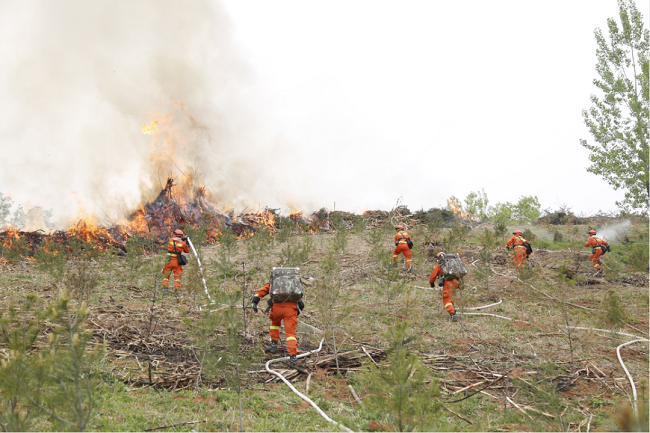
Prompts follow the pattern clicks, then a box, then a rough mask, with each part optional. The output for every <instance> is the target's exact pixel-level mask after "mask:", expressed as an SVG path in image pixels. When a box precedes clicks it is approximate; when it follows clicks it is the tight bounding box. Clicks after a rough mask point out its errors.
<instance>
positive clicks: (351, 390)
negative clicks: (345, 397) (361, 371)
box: [348, 385, 363, 405]
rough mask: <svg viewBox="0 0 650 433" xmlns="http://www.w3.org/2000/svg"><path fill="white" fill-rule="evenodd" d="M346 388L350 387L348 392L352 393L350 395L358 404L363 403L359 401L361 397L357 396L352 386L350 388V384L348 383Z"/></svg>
mask: <svg viewBox="0 0 650 433" xmlns="http://www.w3.org/2000/svg"><path fill="white" fill-rule="evenodd" d="M348 388H350V392H351V393H352V397H354V399H355V400H356V402H357V403H359V404H360V405H361V404H363V403H362V402H361V399H360V398H359V396H358V395H357V393H356V392H354V388H352V385H348Z"/></svg>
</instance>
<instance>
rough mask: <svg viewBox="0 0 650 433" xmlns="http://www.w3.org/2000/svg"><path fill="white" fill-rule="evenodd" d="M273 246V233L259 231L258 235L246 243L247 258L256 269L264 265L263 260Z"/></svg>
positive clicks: (261, 229) (264, 230)
mask: <svg viewBox="0 0 650 433" xmlns="http://www.w3.org/2000/svg"><path fill="white" fill-rule="evenodd" d="M272 246H273V236H271V232H270V231H268V230H266V229H264V228H259V229H257V231H256V233H255V234H254V235H253V237H251V238H250V239H248V240H247V242H246V257H247V258H248V260H249V261H250V262H252V263H254V266H255V267H256V268H259V267H260V266H261V264H262V258H263V257H264V256H265V255H266V254H267V253H268V251H269V250H270V249H271V247H272Z"/></svg>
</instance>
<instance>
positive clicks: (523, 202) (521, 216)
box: [512, 195, 542, 224]
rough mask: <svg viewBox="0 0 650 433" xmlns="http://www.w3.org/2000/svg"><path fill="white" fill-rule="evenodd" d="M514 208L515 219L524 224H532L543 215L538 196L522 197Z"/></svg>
mask: <svg viewBox="0 0 650 433" xmlns="http://www.w3.org/2000/svg"><path fill="white" fill-rule="evenodd" d="M512 207H513V218H514V219H515V220H517V221H518V222H519V223H522V224H532V223H533V222H535V221H537V219H538V218H539V216H540V215H541V213H542V212H541V210H540V205H539V200H538V199H537V196H532V195H531V196H521V197H519V201H518V202H517V204H515V205H514V206H512Z"/></svg>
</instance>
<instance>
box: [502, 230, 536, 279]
mask: <svg viewBox="0 0 650 433" xmlns="http://www.w3.org/2000/svg"><path fill="white" fill-rule="evenodd" d="M506 247H507V248H508V249H514V251H515V266H516V267H517V272H519V273H520V274H521V271H522V270H523V269H524V264H525V261H526V260H527V259H528V256H530V253H531V252H532V248H530V243H528V241H527V240H526V239H524V234H523V233H522V232H521V230H515V231H514V232H512V237H511V238H510V239H508V243H506Z"/></svg>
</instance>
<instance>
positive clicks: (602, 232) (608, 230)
mask: <svg viewBox="0 0 650 433" xmlns="http://www.w3.org/2000/svg"><path fill="white" fill-rule="evenodd" d="M631 225H632V221H630V220H623V221H621V222H620V223H616V224H612V225H607V226H604V227H600V228H597V229H596V236H598V237H599V238H601V239H604V240H606V241H607V242H620V241H621V240H622V239H623V238H624V237H625V235H626V234H627V232H629V231H630V226H631Z"/></svg>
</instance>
